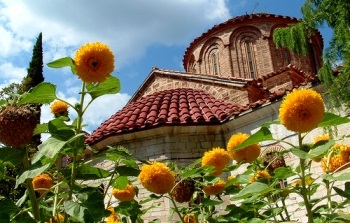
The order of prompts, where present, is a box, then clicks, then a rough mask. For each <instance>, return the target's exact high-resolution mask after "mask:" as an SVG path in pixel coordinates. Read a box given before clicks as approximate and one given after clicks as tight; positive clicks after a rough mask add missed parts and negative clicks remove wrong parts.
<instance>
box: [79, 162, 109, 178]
mask: <svg viewBox="0 0 350 223" xmlns="http://www.w3.org/2000/svg"><path fill="white" fill-rule="evenodd" d="M111 174H112V173H110V172H109V171H107V170H104V169H100V168H97V167H93V166H90V165H89V164H83V165H81V166H79V167H78V168H77V175H76V179H77V180H97V179H102V178H106V177H108V176H110V175H111Z"/></svg>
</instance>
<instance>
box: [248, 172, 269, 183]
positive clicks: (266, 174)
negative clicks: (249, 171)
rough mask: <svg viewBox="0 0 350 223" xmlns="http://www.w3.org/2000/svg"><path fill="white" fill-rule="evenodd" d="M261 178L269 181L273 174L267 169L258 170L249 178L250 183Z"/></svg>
mask: <svg viewBox="0 0 350 223" xmlns="http://www.w3.org/2000/svg"><path fill="white" fill-rule="evenodd" d="M260 178H265V179H267V180H268V181H270V179H271V176H270V174H269V172H268V171H267V170H258V171H257V172H256V173H255V175H254V176H252V177H251V178H250V180H249V182H250V183H253V182H255V181H257V180H258V179H260Z"/></svg>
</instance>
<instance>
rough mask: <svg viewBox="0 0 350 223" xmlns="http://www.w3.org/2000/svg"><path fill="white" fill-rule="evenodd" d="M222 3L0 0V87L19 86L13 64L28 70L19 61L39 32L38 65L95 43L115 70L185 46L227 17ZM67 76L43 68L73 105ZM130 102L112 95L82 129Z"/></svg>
mask: <svg viewBox="0 0 350 223" xmlns="http://www.w3.org/2000/svg"><path fill="white" fill-rule="evenodd" d="M227 3H228V0H177V1H164V0H149V1H144V0H133V1H115V0H101V1H93V0H74V1H69V0H60V1H55V0H45V1H42V0H31V1H27V0H16V1H13V0H0V35H1V41H0V47H1V51H0V64H1V63H2V65H0V74H1V77H2V78H0V86H1V85H3V84H6V83H11V82H13V81H16V82H19V81H20V80H21V79H22V78H23V77H24V76H25V75H26V68H22V66H23V65H20V64H21V63H17V62H18V61H19V59H21V62H22V64H23V63H24V61H25V63H26V65H27V64H28V62H27V61H30V58H29V59H28V58H25V59H22V57H23V55H24V54H25V55H26V56H27V57H29V55H30V53H31V50H32V47H33V45H34V43H35V41H36V37H37V36H38V34H39V33H40V32H42V34H43V56H44V64H46V63H47V62H49V61H52V60H54V59H57V58H61V57H65V56H74V52H75V51H76V50H77V49H78V48H79V47H80V46H81V45H82V44H84V43H86V42H91V41H101V42H104V43H106V44H108V45H109V46H110V47H111V48H112V51H113V52H114V54H115V57H116V65H117V66H118V69H119V70H121V69H122V68H123V67H127V65H128V64H130V62H132V61H135V60H139V59H140V58H142V56H144V54H145V52H146V50H147V49H148V48H149V47H150V46H153V45H160V46H162V45H165V46H186V45H188V44H189V42H190V41H192V40H193V38H194V37H196V36H198V35H200V34H201V33H202V32H205V31H206V30H207V29H208V28H210V27H212V25H214V24H217V23H220V22H222V21H224V20H226V19H228V18H229V17H230V15H229V11H228V8H227ZM149 56H152V55H149ZM170 59H171V58H170ZM179 60H181V59H178V60H177V61H179ZM3 61H6V62H3ZM177 61H176V63H177ZM16 63H17V64H16ZM155 65H156V64H155ZM133 70H136V71H134V72H138V71H137V69H133ZM67 71H68V72H67ZM48 73H49V74H50V75H47V74H48ZM68 73H69V74H68ZM52 74H54V75H52ZM130 74H132V72H131V73H130ZM69 75H71V74H70V72H69V69H60V70H53V69H51V68H47V67H44V76H45V81H50V82H53V83H54V84H57V87H58V88H57V89H58V93H57V94H58V96H59V97H60V98H63V99H66V100H68V101H69V102H71V103H72V104H74V103H75V102H77V101H78V97H79V94H78V93H79V90H80V82H79V83H78V81H77V78H76V77H72V76H69ZM54 81H56V82H54ZM130 97H131V96H130V95H128V94H115V95H107V96H104V97H101V98H98V99H97V100H96V101H94V102H93V103H92V105H91V107H90V108H89V109H88V110H87V112H86V114H85V117H84V118H85V123H87V124H89V126H88V128H87V129H88V130H89V131H92V130H94V129H95V128H97V126H99V125H100V124H101V123H102V122H103V121H105V120H106V119H108V118H109V117H110V116H111V115H112V114H114V113H115V112H116V111H118V110H119V109H121V108H122V107H123V106H124V105H125V104H126V103H127V101H128V100H129V99H130ZM71 113H72V115H73V112H71ZM51 118H52V114H51V112H50V108H49V106H48V105H44V106H43V107H42V122H47V121H49V120H50V119H51Z"/></svg>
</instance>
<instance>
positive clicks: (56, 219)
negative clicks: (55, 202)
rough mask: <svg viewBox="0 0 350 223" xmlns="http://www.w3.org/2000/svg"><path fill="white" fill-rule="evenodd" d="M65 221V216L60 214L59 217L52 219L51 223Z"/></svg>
mask: <svg viewBox="0 0 350 223" xmlns="http://www.w3.org/2000/svg"><path fill="white" fill-rule="evenodd" d="M63 220H64V216H63V215H61V214H58V215H57V216H55V217H51V218H50V223H59V222H63Z"/></svg>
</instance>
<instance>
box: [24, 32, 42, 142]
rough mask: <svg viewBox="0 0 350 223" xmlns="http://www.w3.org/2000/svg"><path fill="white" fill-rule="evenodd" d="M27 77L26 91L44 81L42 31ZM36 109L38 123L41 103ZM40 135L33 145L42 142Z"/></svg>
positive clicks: (35, 106) (34, 139) (25, 80)
mask: <svg viewBox="0 0 350 223" xmlns="http://www.w3.org/2000/svg"><path fill="white" fill-rule="evenodd" d="M27 71H28V73H27V76H26V78H24V79H23V81H22V86H23V90H24V91H29V90H30V89H32V88H33V87H35V86H37V85H38V84H40V83H41V82H43V81H44V76H43V46H42V33H40V34H39V35H38V37H37V40H36V43H35V45H34V48H33V55H32V60H31V61H30V63H29V68H28V69H27ZM33 108H34V109H35V110H36V114H37V120H38V124H39V123H40V116H41V105H33ZM40 139H41V137H40V135H36V136H34V137H33V140H32V147H33V148H34V149H36V147H37V146H38V145H39V144H40V143H41V140H40Z"/></svg>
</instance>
